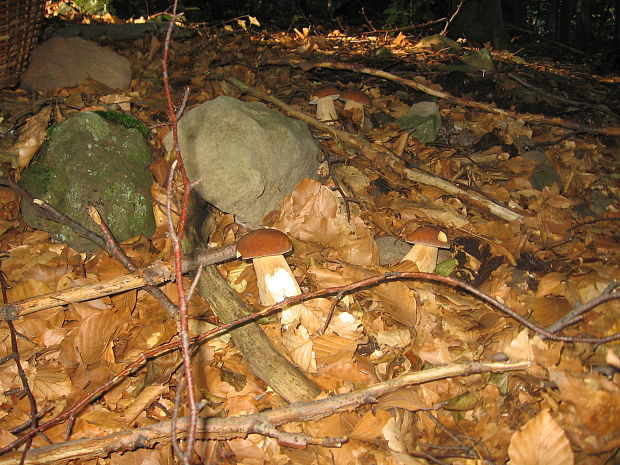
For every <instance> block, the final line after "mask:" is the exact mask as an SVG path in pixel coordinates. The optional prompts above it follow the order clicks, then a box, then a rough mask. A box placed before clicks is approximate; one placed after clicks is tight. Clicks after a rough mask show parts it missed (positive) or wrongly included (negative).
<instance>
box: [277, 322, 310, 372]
mask: <svg viewBox="0 0 620 465" xmlns="http://www.w3.org/2000/svg"><path fill="white" fill-rule="evenodd" d="M282 343H283V344H284V347H286V349H287V350H288V351H289V353H290V354H291V357H292V359H293V361H294V362H295V363H296V364H297V366H299V368H301V369H302V370H303V371H306V372H308V373H316V372H317V369H316V357H315V356H314V352H313V350H312V348H313V344H312V339H310V335H309V334H308V330H307V329H306V328H304V327H303V326H299V327H298V328H295V329H289V330H288V331H287V332H286V333H284V337H283V338H282Z"/></svg>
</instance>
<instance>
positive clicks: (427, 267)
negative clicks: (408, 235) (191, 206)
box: [401, 244, 439, 273]
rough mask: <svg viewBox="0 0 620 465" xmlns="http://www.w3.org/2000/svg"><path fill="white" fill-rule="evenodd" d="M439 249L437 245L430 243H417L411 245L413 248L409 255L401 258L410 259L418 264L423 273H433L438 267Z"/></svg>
mask: <svg viewBox="0 0 620 465" xmlns="http://www.w3.org/2000/svg"><path fill="white" fill-rule="evenodd" d="M438 252H439V249H438V248H437V247H431V246H429V245H422V244H415V245H414V246H413V247H411V250H410V251H409V252H407V255H405V256H404V258H403V259H402V260H401V262H404V261H405V260H409V261H410V262H413V263H415V264H416V265H417V266H418V270H420V271H421V272H423V273H433V272H434V271H435V268H436V267H437V253H438Z"/></svg>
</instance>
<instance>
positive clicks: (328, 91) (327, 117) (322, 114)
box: [310, 86, 340, 124]
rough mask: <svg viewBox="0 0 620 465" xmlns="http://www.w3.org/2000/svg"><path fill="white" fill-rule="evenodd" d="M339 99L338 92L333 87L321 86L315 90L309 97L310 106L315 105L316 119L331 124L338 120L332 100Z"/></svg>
mask: <svg viewBox="0 0 620 465" xmlns="http://www.w3.org/2000/svg"><path fill="white" fill-rule="evenodd" d="M338 97H340V91H339V90H338V89H336V88H335V87H334V86H323V87H319V88H318V89H315V91H314V92H312V96H311V97H310V105H316V119H318V120H319V121H323V122H325V123H326V124H332V123H333V121H335V120H336V119H338V113H336V106H335V105H334V100H337V99H338Z"/></svg>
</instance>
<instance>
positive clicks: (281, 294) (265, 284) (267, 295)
mask: <svg viewBox="0 0 620 465" xmlns="http://www.w3.org/2000/svg"><path fill="white" fill-rule="evenodd" d="M252 263H253V264H254V271H255V272H256V280H257V283H258V294H259V300H260V303H261V304H262V305H265V306H269V305H273V304H277V303H278V302H282V301H283V300H284V299H286V298H287V297H293V296H296V295H299V294H301V289H300V288H299V284H297V281H296V280H295V277H294V276H293V272H292V271H291V268H290V267H289V266H288V263H287V262H286V260H285V259H284V257H283V256H282V255H273V256H269V257H259V258H254V259H253V260H252ZM302 309H303V304H297V305H292V306H290V307H286V308H285V309H283V310H282V314H281V319H280V321H281V323H282V326H285V327H286V326H289V325H290V324H292V323H293V322H297V321H299V317H300V314H301V310H302Z"/></svg>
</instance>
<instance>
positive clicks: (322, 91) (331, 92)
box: [310, 86, 340, 105]
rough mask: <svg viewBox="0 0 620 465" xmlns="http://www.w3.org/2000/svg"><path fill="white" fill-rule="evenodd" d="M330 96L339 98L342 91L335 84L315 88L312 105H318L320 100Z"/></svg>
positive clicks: (333, 98)
mask: <svg viewBox="0 0 620 465" xmlns="http://www.w3.org/2000/svg"><path fill="white" fill-rule="evenodd" d="M327 97H329V98H330V99H332V100H337V99H338V97H340V91H339V90H338V89H336V88H335V87H334V86H323V87H319V88H318V89H315V90H314V92H312V96H311V97H310V105H316V104H317V103H319V100H321V99H324V98H327Z"/></svg>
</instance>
